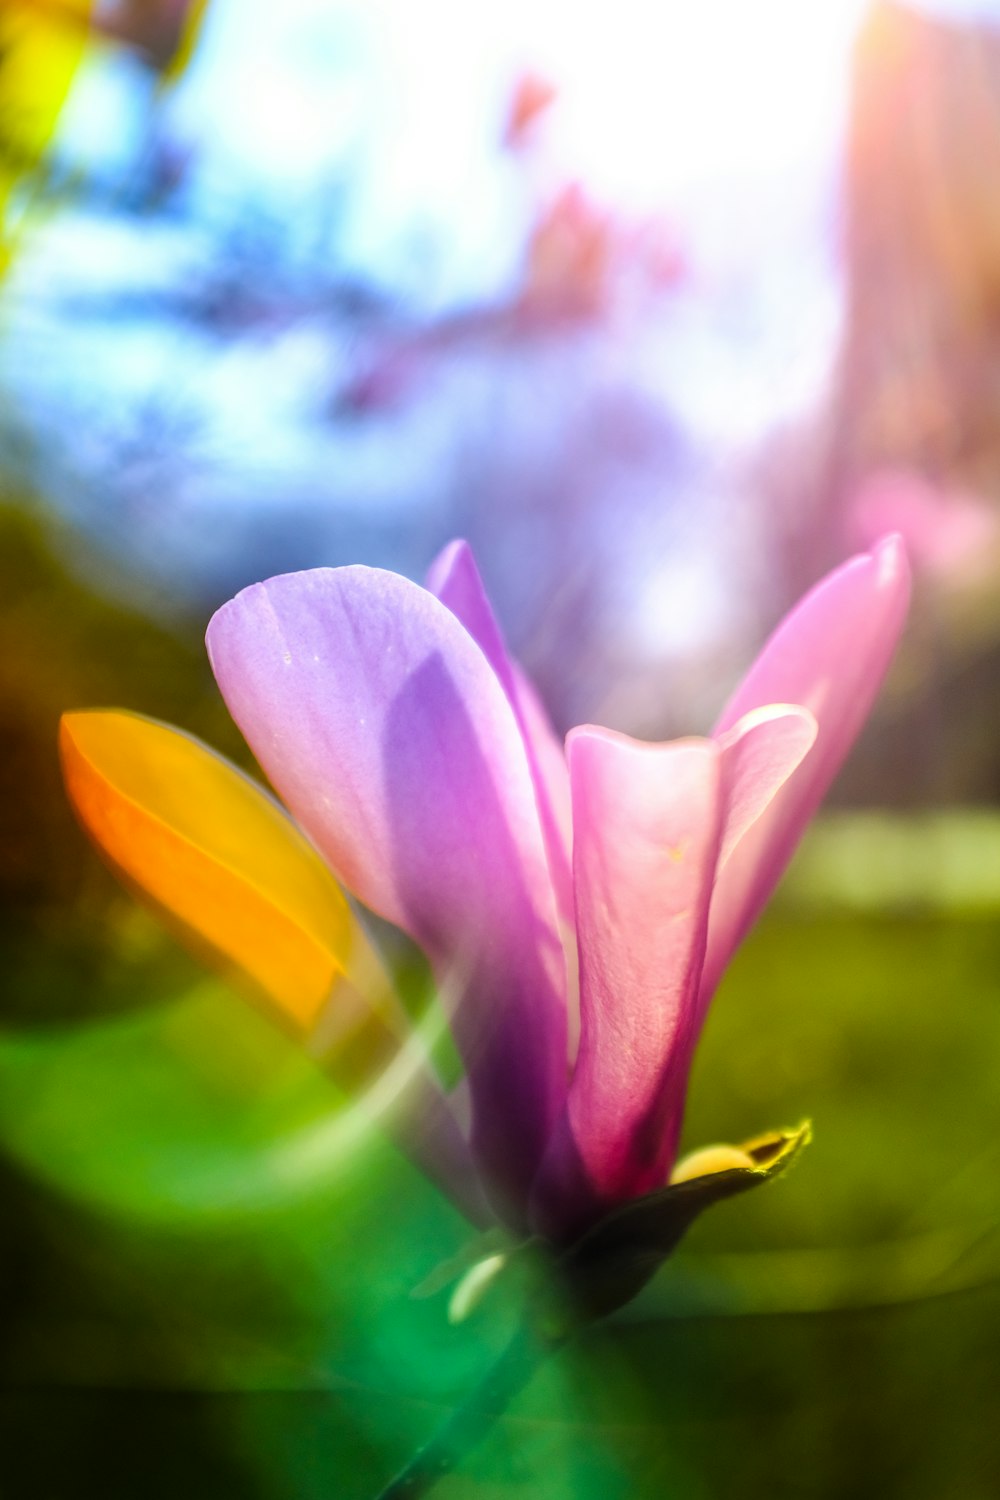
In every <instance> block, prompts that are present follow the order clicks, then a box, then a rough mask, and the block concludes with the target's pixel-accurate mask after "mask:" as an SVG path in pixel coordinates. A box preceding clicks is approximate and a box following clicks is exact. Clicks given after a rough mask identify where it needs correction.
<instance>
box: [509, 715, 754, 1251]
mask: <svg viewBox="0 0 1000 1500" xmlns="http://www.w3.org/2000/svg"><path fill="white" fill-rule="evenodd" d="M723 755H724V752H723V751H722V749H721V748H720V746H718V745H717V744H715V743H714V742H713V741H711V740H681V741H677V742H676V743H673V744H667V745H644V744H640V743H639V742H638V741H636V740H630V739H628V738H626V737H625V736H623V735H618V734H615V733H613V732H612V731H611V730H606V729H595V728H591V727H587V728H584V729H577V730H574V731H573V732H572V734H571V735H570V737H569V764H570V779H571V785H572V794H573V838H574V842H573V882H574V891H575V894H576V909H577V929H578V937H579V945H580V1010H581V1034H580V1050H579V1055H578V1057H577V1061H576V1067H575V1070H574V1073H573V1080H572V1083H571V1085H570V1093H569V1098H568V1101H567V1107H566V1112H565V1115H564V1117H563V1121H562V1123H561V1126H560V1129H559V1131H558V1133H557V1135H556V1137H555V1139H554V1141H553V1145H552V1148H551V1150H550V1152H549V1154H548V1156H547V1158H546V1161H545V1164H544V1166H543V1168H542V1173H541V1174H540V1178H539V1182H538V1184H537V1187H536V1192H535V1197H534V1203H535V1213H536V1216H537V1221H538V1223H539V1225H540V1227H542V1228H543V1230H544V1231H545V1232H548V1233H555V1234H557V1235H563V1234H566V1233H569V1232H572V1230H573V1229H574V1228H576V1227H578V1226H579V1225H580V1224H581V1223H583V1222H585V1221H586V1219H587V1217H589V1216H590V1215H591V1214H592V1213H593V1212H595V1211H596V1210H597V1209H598V1208H599V1207H601V1206H602V1205H603V1206H606V1205H608V1204H611V1203H614V1202H618V1201H620V1200H622V1199H624V1198H628V1197H631V1196H633V1195H634V1194H638V1193H644V1192H648V1191H649V1190H651V1189H652V1188H654V1187H659V1186H662V1184H663V1183H664V1181H665V1180H666V1176H667V1172H668V1169H669V1165H670V1159H671V1155H672V1151H673V1142H672V1141H671V1139H670V1132H669V1130H668V1128H667V1123H668V1120H669V1118H670V1116H671V1114H672V1109H673V1103H674V1089H673V1083H674V1071H675V1069H674V1060H675V1058H677V1057H679V1056H681V1055H684V1056H686V1055H687V1052H688V1050H689V1049H688V1047H687V1035H688V1032H689V1031H690V1030H691V1027H692V1025H693V1024H694V1020H695V1012H696V1002H697V996H698V987H699V982H700V978H701V965H702V958H703V955H704V947H705V935H706V928H707V922H708V906H709V898H710V896H711V890H712V881H713V878H714V875H715V866H716V860H717V857H718V852H719V840H720V835H721V828H722V814H723V807H724V803H723V784H722V763H723Z"/></svg>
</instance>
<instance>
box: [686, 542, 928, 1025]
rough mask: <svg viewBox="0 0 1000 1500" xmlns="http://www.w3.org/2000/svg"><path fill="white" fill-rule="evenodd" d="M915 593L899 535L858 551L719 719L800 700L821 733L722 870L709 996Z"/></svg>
mask: <svg viewBox="0 0 1000 1500" xmlns="http://www.w3.org/2000/svg"><path fill="white" fill-rule="evenodd" d="M909 598H910V573H909V566H908V564H907V560H906V554H905V551H904V549H903V545H902V542H901V541H900V539H899V538H898V537H889V538H887V539H886V540H885V541H884V542H882V543H881V544H880V545H879V546H878V547H876V548H875V550H874V551H873V552H871V553H863V554H861V555H859V556H858V557H854V558H852V559H851V560H850V561H849V562H847V563H845V564H844V565H843V566H842V567H840V568H838V569H837V570H836V571H835V572H833V573H831V574H830V575H829V576H828V577H827V578H825V579H824V580H823V581H822V582H821V583H819V584H818V585H817V586H816V587H815V588H814V589H813V590H812V591H811V593H809V594H807V595H806V597H805V598H804V599H803V600H802V602H801V603H800V604H799V605H797V606H796V608H795V609H794V610H793V611H792V612H791V614H790V615H788V616H787V618H786V619H785V620H784V622H783V623H782V624H781V625H780V626H779V627H778V629H777V630H776V631H775V633H774V635H772V636H771V638H770V640H769V641H768V642H767V644H766V645H765V646H764V649H763V650H762V651H761V653H760V655H759V656H758V658H757V660H756V662H755V663H754V665H753V666H752V667H751V669H750V671H749V673H748V674H747V676H746V678H745V679H744V681H743V682H742V683H741V685H740V686H739V687H738V688H737V690H736V692H735V693H734V695H733V697H732V698H731V699H730V701H729V703H728V704H727V706H726V709H725V711H724V712H723V714H722V716H721V718H720V719H719V722H718V724H717V726H716V729H715V731H714V733H715V734H716V735H717V736H724V735H725V734H726V732H727V731H728V730H730V729H731V728H732V727H733V726H734V725H735V724H736V722H737V721H738V720H739V719H741V718H742V717H743V716H744V715H745V714H748V713H750V712H752V711H753V710H755V709H758V708H760V707H761V706H762V705H764V704H769V703H794V704H799V705H801V706H802V707H803V708H806V709H808V710H809V711H810V712H811V713H812V714H813V715H814V717H815V719H816V723H817V725H818V733H817V736H816V743H815V745H814V746H813V748H812V750H811V751H810V752H809V755H808V756H807V758H806V760H805V762H804V764H803V765H802V767H801V769H800V770H799V771H798V772H797V773H796V774H795V775H794V776H792V777H790V778H789V780H788V781H787V783H786V784H785V786H784V787H783V788H782V790H781V791H780V792H779V793H778V794H777V796H775V797H774V799H773V801H772V802H771V803H770V806H769V807H768V808H767V810H766V811H765V812H764V813H763V814H762V815H761V816H760V817H759V818H758V819H757V820H756V822H754V824H753V826H752V827H750V828H749V829H748V830H747V831H746V832H745V834H744V835H743V837H742V838H741V839H740V840H739V843H738V845H737V846H736V847H734V848H733V849H732V851H731V853H730V857H729V859H728V861H727V863H726V867H725V869H724V870H723V871H722V872H721V874H720V876H719V881H718V885H717V887H716V892H715V896H714V898H713V902H712V916H711V923H710V927H709V940H708V953H707V957H706V961H705V977H704V987H705V991H706V994H707V995H710V994H711V992H712V991H713V990H714V989H715V987H716V985H717V984H718V981H719V979H720V977H721V975H722V971H723V970H724V969H725V967H726V964H727V963H728V962H729V959H730V957H731V955H732V953H733V950H734V949H735V948H736V947H737V945H738V944H739V943H740V942H741V940H742V939H743V937H744V936H745V934H746V932H747V930H748V929H749V927H750V926H751V925H752V923H753V922H754V920H755V919H756V917H757V916H758V915H759V913H760V911H761V910H762V908H763V907H764V905H765V903H766V902H767V900H768V898H769V896H770V895H771V892H772V891H773V890H774V887H775V886H776V885H777V883H778V880H779V879H780V877H781V875H782V873H783V872H784V870H785V867H786V865H787V864H788V861H789V860H790V859H791V856H792V854H793V853H794V851H795V847H796V845H797V844H798V842H799V839H800V838H801V836H802V834H803V832H804V831H805V828H806V825H807V824H808V822H809V819H810V818H811V817H812V815H813V814H814V812H815V811H816V808H817V807H818V806H819V803H820V802H821V800H822V798H823V796H824V795H825V793H826V791H827V788H828V787H829V785H830V783H831V782H832V780H833V778H834V777H835V776H836V774H837V772H838V770H839V769H840V767H841V765H842V763H843V761H844V758H845V756H846V755H847V752H848V751H849V750H850V748H851V745H852V744H853V743H854V740H855V738H856V736H857V734H858V732H859V730H860V729H861V726H862V724H863V723H864V721H865V719H866V718H867V716H868V713H869V711H870V709H871V706H872V703H873V702H874V699H875V695H876V693H877V692H878V689H879V687H880V686H881V683H882V679H883V677H884V676H885V673H886V670H887V668H888V665H889V662H890V660H891V659H892V655H893V652H894V651H895V649H896V645H897V643H898V641H899V637H900V634H901V632H902V629H903V625H904V623H905V620H906V613H907V608H908V605H909Z"/></svg>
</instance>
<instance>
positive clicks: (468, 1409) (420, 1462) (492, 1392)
mask: <svg viewBox="0 0 1000 1500" xmlns="http://www.w3.org/2000/svg"><path fill="white" fill-rule="evenodd" d="M567 1337H568V1335H567V1334H565V1333H559V1334H549V1333H543V1332H540V1331H539V1330H538V1329H537V1328H532V1327H531V1326H530V1325H529V1324H527V1323H525V1324H523V1325H522V1326H521V1327H520V1328H519V1329H518V1331H517V1333H515V1335H514V1337H513V1338H512V1339H511V1341H510V1343H509V1344H508V1345H507V1347H506V1349H504V1351H503V1353H502V1354H501V1355H500V1357H499V1359H498V1360H497V1361H496V1363H495V1364H494V1365H492V1366H491V1368H490V1369H489V1370H487V1372H486V1374H485V1375H484V1376H483V1378H482V1380H481V1381H480V1382H479V1384H478V1385H477V1386H476V1388H475V1389H474V1390H473V1391H472V1393H471V1394H470V1395H469V1396H468V1397H467V1399H466V1400H465V1401H463V1402H462V1404H461V1406H459V1407H457V1408H456V1409H455V1411H453V1412H452V1414H451V1416H450V1417H448V1418H447V1420H446V1421H445V1422H444V1423H443V1424H442V1425H441V1426H440V1427H439V1428H438V1430H437V1432H435V1433H434V1435H433V1436H432V1437H430V1438H429V1439H428V1440H427V1442H426V1443H424V1444H423V1445H422V1446H421V1447H420V1448H418V1449H417V1451H416V1453H415V1454H414V1455H413V1457H412V1458H411V1459H410V1461H409V1463H407V1464H406V1466H405V1467H404V1468H403V1469H401V1470H400V1472H399V1473H398V1474H397V1475H396V1477H395V1479H393V1480H390V1482H389V1483H388V1484H387V1485H386V1487H385V1489H383V1490H381V1491H380V1492H379V1494H378V1496H377V1500H416V1497H417V1496H420V1495H426V1494H427V1492H428V1490H430V1489H432V1488H433V1487H434V1485H435V1484H437V1482H438V1480H439V1479H443V1478H444V1477H445V1475H446V1474H450V1473H451V1472H452V1470H453V1469H454V1468H456V1467H457V1465H458V1464H459V1463H461V1461H462V1460H463V1459H464V1458H465V1457H467V1456H468V1454H469V1453H471V1452H472V1450H473V1449H474V1448H476V1447H478V1445H479V1443H481V1442H482V1440H483V1438H484V1437H486V1435H487V1433H488V1432H489V1431H490V1428H491V1427H492V1426H493V1424H494V1422H495V1421H496V1420H497V1418H498V1417H500V1416H502V1415H503V1413H504V1412H505V1411H506V1409H507V1407H508V1406H509V1404H510V1402H511V1401H512V1400H513V1399H514V1397H515V1396H516V1395H517V1394H518V1392H519V1391H521V1390H523V1389H524V1387H525V1386H526V1385H527V1383H528V1381H529V1380H530V1379H531V1377H532V1375H533V1374H534V1373H535V1371H536V1370H537V1369H538V1367H539V1365H541V1364H542V1362H543V1361H544V1360H545V1359H546V1358H547V1357H548V1356H549V1355H550V1354H554V1353H555V1352H556V1350H557V1349H559V1348H561V1347H562V1345H563V1344H564V1343H565V1342H566V1339H567Z"/></svg>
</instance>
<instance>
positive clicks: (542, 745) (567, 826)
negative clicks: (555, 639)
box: [427, 541, 573, 924]
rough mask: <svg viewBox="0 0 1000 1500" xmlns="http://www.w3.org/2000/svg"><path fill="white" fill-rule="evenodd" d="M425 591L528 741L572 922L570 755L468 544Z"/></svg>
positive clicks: (458, 546)
mask: <svg viewBox="0 0 1000 1500" xmlns="http://www.w3.org/2000/svg"><path fill="white" fill-rule="evenodd" d="M427 587H428V589H429V590H430V592H431V593H432V594H434V595H435V597H436V598H438V599H440V600H441V603H442V604H445V605H447V607H448V608H449V609H450V610H451V612H452V614H453V615H454V616H455V618H456V619H458V620H460V621H461V622H462V624H463V625H464V626H465V628H466V630H467V631H468V632H469V634H470V635H471V636H472V639H473V640H474V641H475V642H476V644H477V645H478V646H479V648H480V650H481V651H482V652H483V655H484V656H485V657H486V659H487V661H488V662H489V664H490V666H491V667H492V668H493V670H494V672H495V673H496V675H497V679H498V680H499V683H500V686H501V687H502V688H503V690H504V692H505V693H506V695H507V701H508V702H509V704H510V706H511V708H512V710H513V712H514V717H515V719H516V720H517V726H518V728H519V729H520V731H521V735H522V738H523V739H524V745H525V750H526V752H527V756H528V764H529V766H530V768H531V776H532V781H533V782H534V787H535V797H536V800H537V802H538V813H539V817H540V819H541V823H542V833H543V835H544V837H545V846H546V851H547V853H548V856H549V869H550V871H551V875H552V885H553V888H554V891H555V895H556V901H557V903H558V906H559V913H560V916H561V917H563V918H564V920H565V921H566V922H567V924H572V920H573V885H572V876H571V873H570V841H571V837H572V814H571V811H570V794H569V772H568V770H567V767H566V755H565V752H564V750H563V747H562V745H561V743H560V741H559V738H558V736H557V735H556V733H555V730H554V729H553V728H552V725H551V724H550V723H549V719H548V715H547V714H546V712H545V709H544V707H543V706H542V703H541V700H540V699H539V697H538V694H537V693H536V692H535V689H534V686H533V684H532V683H531V681H530V680H529V678H528V676H527V674H526V673H525V672H524V671H523V670H522V669H521V667H520V666H519V665H518V663H517V662H516V661H514V660H513V659H512V658H511V656H510V655H509V654H508V651H507V646H506V643H505V642H504V639H503V633H502V632H501V630H500V626H499V624H498V623H497V618H496V615H495V614H494V612H493V606H492V605H491V604H490V601H489V596H488V595H487V593H486V589H485V587H484V585H483V580H482V577H481V575H480V572H479V569H478V567H477V566H476V561H475V558H474V557H473V555H472V549H471V548H470V546H469V544H468V543H467V542H463V541H456V542H449V543H448V545H447V547H445V548H444V550H443V551H442V552H440V553H439V554H438V556H437V557H436V558H435V560H434V562H433V563H432V564H431V567H430V570H429V572H428V575H427Z"/></svg>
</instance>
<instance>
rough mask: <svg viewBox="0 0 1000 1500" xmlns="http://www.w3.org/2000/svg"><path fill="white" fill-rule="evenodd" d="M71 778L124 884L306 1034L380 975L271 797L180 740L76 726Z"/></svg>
mask: <svg viewBox="0 0 1000 1500" xmlns="http://www.w3.org/2000/svg"><path fill="white" fill-rule="evenodd" d="M60 749H61V753H62V761H63V774H64V776H65V779H66V786H67V789H68V791H69V795H70V798H71V799H72V802H73V805H74V807H75V808H76V811H77V813H78V815H79V817H80V819H81V821H82V823H83V825H84V827H85V828H86V830H87V832H88V833H89V834H90V835H91V837H92V838H93V839H94V840H95V842H96V843H97V844H98V845H99V847H100V848H101V849H102V850H103V851H104V853H105V854H106V855H107V856H108V858H109V859H110V860H111V861H112V863H113V864H114V865H115V866H116V868H117V869H118V871H119V872H120V873H121V874H123V875H124V876H125V877H126V879H127V880H129V881H130V882H132V883H134V884H135V885H136V886H138V887H139V888H140V890H141V891H142V892H144V893H145V894H146V895H147V896H148V897H150V898H152V900H153V901H154V902H155V903H156V904H157V906H159V907H161V908H163V909H165V911H166V912H167V913H169V914H170V915H172V916H173V917H175V918H177V919H179V920H180V922H181V923H183V924H184V926H185V927H186V928H187V929H188V930H189V931H190V932H191V933H193V934H195V935H196V936H197V938H199V939H201V940H202V941H203V942H206V943H208V944H209V945H210V946H211V947H212V948H213V949H215V950H216V951H217V952H218V953H220V954H221V955H223V956H224V957H225V958H226V959H227V960H229V961H230V962H231V963H233V964H235V965H236V966H237V967H238V968H240V969H242V970H243V971H244V972H245V973H246V974H248V975H249V976H250V977H251V979H252V980H254V981H255V983H256V984H257V985H258V986H259V987H260V988H261V989H262V990H264V992H265V993H266V994H267V996H268V997H269V998H270V999H271V1000H272V1001H273V1002H274V1003H275V1004H276V1005H277V1006H278V1007H279V1009H280V1010H281V1011H283V1012H284V1013H285V1014H286V1015H287V1016H289V1017H290V1018H291V1019H292V1020H294V1021H295V1022H297V1023H298V1024H299V1025H301V1026H303V1027H309V1026H310V1025H311V1024H312V1023H313V1022H314V1021H315V1020H316V1018H317V1016H318V1014H319V1012H320V1010H321V1009H322V1007H323V1004H324V1002H325V1000H326V999H327V998H328V996H329V994H330V991H331V987H332V986H333V984H334V982H335V980H336V979H337V978H338V977H339V976H340V975H341V974H342V973H344V972H347V973H348V974H351V973H352V969H353V967H354V966H355V965H356V964H357V965H366V964H368V963H369V962H370V955H369V953H368V946H367V943H366V942H365V940H364V937H363V935H362V933H361V930H360V928H359V926H358V923H357V920H356V918H355V916H354V914H353V912H352V911H351V909H350V906H349V905H348V903H347V901H346V899H345V898H344V895H343V892H342V891H341V890H340V888H339V886H338V885H337V883H336V881H335V880H334V879H333V877H332V875H331V874H330V873H329V871H328V870H327V867H326V865H325V864H324V863H323V862H322V860H321V859H320V857H319V855H318V854H316V852H315V850H314V849H313V848H312V846H311V845H310V844H309V843H307V842H306V840H305V839H304V838H303V836H302V835H301V834H300V833H299V832H298V830H297V828H296V827H295V825H294V824H293V823H292V822H291V820H290V819H289V818H288V817H287V815H286V814H285V813H284V812H283V811H282V809H281V808H280V807H279V806H278V804H277V803H276V802H274V801H273V800H272V799H271V798H270V797H269V796H268V795H267V794H266V793H265V792H264V791H262V790H261V789H260V788H259V787H258V786H257V785H256V784H255V783H254V782H253V781H251V780H250V779H249V777H247V776H244V775H243V774H242V772H240V771H238V770H237V769H236V768H235V767H234V766H232V765H230V764H229V762H228V761H225V760H223V759H222V758H221V757H220V756H218V755H216V754H215V753H214V752H213V751H211V750H209V749H208V748H207V747H206V746H204V745H202V744H200V743H199V741H197V740H195V739H193V738H191V737H190V736H189V735H186V734H182V733H181V732H180V731H179V730H176V729H171V728H168V727H167V726H166V725H165V724H158V723H156V722H155V721H154V720H151V719H144V718H142V717H141V716H140V715H137V714H129V713H120V712H116V711H102V712H87V713H71V714H66V715H64V716H63V720H62V725H61V730H60Z"/></svg>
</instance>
